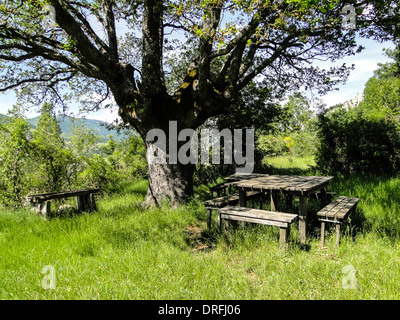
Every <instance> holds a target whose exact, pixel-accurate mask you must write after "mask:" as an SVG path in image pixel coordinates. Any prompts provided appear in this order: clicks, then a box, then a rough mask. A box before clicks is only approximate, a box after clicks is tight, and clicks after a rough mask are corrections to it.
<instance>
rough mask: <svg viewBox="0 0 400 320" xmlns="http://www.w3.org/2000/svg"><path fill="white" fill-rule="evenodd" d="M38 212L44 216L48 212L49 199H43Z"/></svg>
mask: <svg viewBox="0 0 400 320" xmlns="http://www.w3.org/2000/svg"><path fill="white" fill-rule="evenodd" d="M40 213H41V214H42V215H43V216H44V217H45V218H46V217H47V215H48V214H50V201H45V202H43V203H42V204H41V205H40Z"/></svg>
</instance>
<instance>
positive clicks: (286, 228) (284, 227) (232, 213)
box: [218, 206, 298, 248]
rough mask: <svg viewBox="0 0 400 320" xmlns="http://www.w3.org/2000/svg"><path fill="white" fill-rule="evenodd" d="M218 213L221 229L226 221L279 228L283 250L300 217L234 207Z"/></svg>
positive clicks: (219, 210) (223, 209) (228, 207)
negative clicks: (292, 227) (291, 228)
mask: <svg viewBox="0 0 400 320" xmlns="http://www.w3.org/2000/svg"><path fill="white" fill-rule="evenodd" d="M218 212H219V226H220V229H222V225H223V224H225V223H223V221H225V220H233V221H243V222H251V223H258V224H263V225H268V226H275V227H279V228H280V240H279V245H280V247H281V248H284V247H286V246H287V240H288V238H289V235H290V225H291V224H292V223H293V222H294V221H296V220H297V219H298V215H296V214H290V213H283V212H276V211H266V210H260V209H251V208H244V207H234V206H226V207H224V208H221V209H218Z"/></svg>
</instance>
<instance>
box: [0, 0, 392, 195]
mask: <svg viewBox="0 0 400 320" xmlns="http://www.w3.org/2000/svg"><path fill="white" fill-rule="evenodd" d="M0 3H1V4H0V65H1V73H0V74H1V85H0V91H6V90H15V91H16V92H17V94H18V96H19V97H21V98H23V97H25V98H27V99H29V100H30V101H31V102H33V103H38V102H41V101H42V100H44V99H52V100H53V101H52V102H58V103H59V104H64V101H65V100H66V99H67V98H72V94H71V92H73V93H74V94H75V96H77V97H79V96H81V95H84V94H87V93H88V92H90V93H93V92H96V93H97V95H96V96H98V99H99V102H101V101H104V99H105V98H106V97H109V96H112V97H113V98H114V100H115V102H116V104H117V105H118V107H119V114H120V116H121V118H122V119H123V121H124V122H125V123H126V124H129V125H130V126H132V127H133V128H135V129H136V130H137V131H138V132H139V133H140V134H141V136H142V137H143V138H144V137H145V135H146V132H147V131H148V130H150V129H152V128H160V129H164V130H166V129H167V128H168V122H169V121H172V120H176V121H178V125H179V126H180V127H181V128H197V127H198V126H200V125H201V124H203V123H204V122H205V121H206V120H207V119H209V118H210V117H215V116H218V115H221V114H224V112H226V110H227V106H229V105H230V104H232V103H234V102H235V101H236V100H237V99H238V98H239V97H240V93H241V92H242V90H243V89H244V88H245V87H246V86H247V85H248V84H250V83H252V82H257V83H258V84H259V85H262V86H266V87H271V88H276V90H277V91H280V92H282V91H285V90H296V89H299V88H300V87H303V86H304V87H306V88H315V89H318V90H319V92H321V93H322V92H325V91H326V90H330V89H332V88H334V87H335V85H336V84H338V83H340V82H342V81H345V80H346V77H347V76H348V73H349V71H350V70H351V66H342V67H340V68H331V69H329V70H321V69H319V68H316V67H313V66H312V64H311V62H312V61H316V60H320V59H323V60H327V61H335V60H337V59H339V58H342V57H344V56H347V55H352V54H355V53H357V52H359V51H360V50H361V48H360V46H359V45H358V44H357V42H356V36H357V35H361V36H365V37H370V38H374V39H376V40H383V39H394V38H396V37H398V34H399V30H398V28H399V25H400V24H399V16H400V15H399V12H398V11H399V8H398V3H397V1H392V0H385V1H372V0H370V1H367V0H365V1H358V0H352V1H351V0H348V1H342V0H334V1H327V0H279V1H278V0H263V1H262V0H248V1H239V0H234V1H224V0H203V1H201V0H189V1H183V2H182V1H160V0H143V1H132V0H120V1H118V0H95V1H89V0H82V1H70V0H48V1H45V0H29V1H22V0H20V1H1V2H0ZM348 4H351V5H352V6H353V7H354V8H355V11H356V14H357V29H355V30H345V29H344V28H343V27H342V25H343V18H344V14H343V12H342V9H343V7H344V6H345V5H348ZM49 5H50V6H51V7H52V8H54V17H55V25H54V26H50V27H49V26H47V25H46V23H45V18H46V16H47V14H48V13H46V12H45V10H44V9H45V8H46V6H49ZM119 26H124V28H128V29H129V31H130V32H128V33H126V34H119V32H118V27H119ZM171 44H172V45H171ZM178 49H179V50H180V54H181V56H182V57H185V56H186V55H187V56H190V57H191V58H190V59H182V64H183V66H180V69H179V72H175V71H176V70H174V69H173V66H174V65H176V64H171V63H169V61H170V60H169V59H170V57H171V56H172V55H173V54H174V52H176V50H178ZM174 72H175V73H174ZM171 74H174V77H171V76H170V75H171ZM68 88H69V89H71V90H66V89H68ZM98 106H100V104H98V105H96V107H98ZM147 147H148V149H151V147H152V146H151V144H150V143H147ZM192 176H193V165H190V164H189V165H179V164H175V165H149V192H148V196H147V198H146V200H147V202H149V203H159V202H160V201H161V200H162V198H164V197H167V198H170V199H171V200H172V201H174V202H178V201H180V200H182V199H185V198H186V197H188V196H190V195H191V193H192V190H193V182H192Z"/></svg>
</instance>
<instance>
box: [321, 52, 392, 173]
mask: <svg viewBox="0 0 400 320" xmlns="http://www.w3.org/2000/svg"><path fill="white" fill-rule="evenodd" d="M398 52H399V48H397V49H396V50H387V55H388V56H389V57H391V58H393V59H395V61H394V62H389V63H386V64H383V65H380V68H379V69H378V70H377V71H376V72H375V76H374V77H372V78H371V79H369V81H368V82H367V83H366V85H365V90H364V99H363V101H362V102H361V103H360V104H359V105H358V106H357V107H355V108H353V109H350V110H349V111H347V110H345V109H344V108H342V107H339V108H336V110H335V111H333V112H330V111H328V112H327V113H325V114H322V115H321V116H320V119H319V124H320V130H319V137H320V139H321V146H320V149H319V152H318V157H317V162H318V165H319V166H320V167H321V169H323V170H324V171H326V172H332V173H338V172H341V173H346V174H350V173H375V174H395V173H397V172H398V170H399V169H400V122H399V116H400V78H398V77H396V74H397V71H398V69H397V67H398V62H399V57H398Z"/></svg>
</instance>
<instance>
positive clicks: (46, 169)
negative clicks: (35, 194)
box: [31, 104, 73, 192]
mask: <svg viewBox="0 0 400 320" xmlns="http://www.w3.org/2000/svg"><path fill="white" fill-rule="evenodd" d="M32 146H33V150H34V155H35V157H34V158H35V159H34V160H35V166H33V167H34V168H33V172H32V173H31V174H32V175H33V179H32V180H33V188H34V189H36V190H41V191H42V192H57V191H61V190H62V189H63V188H64V187H65V184H64V181H65V178H66V174H67V171H66V169H67V168H68V165H69V163H70V162H71V161H72V160H73V159H72V154H71V153H70V152H69V150H68V149H66V148H65V143H64V140H63V139H62V138H61V129H60V126H59V124H58V122H57V120H56V117H55V114H54V111H53V107H52V105H50V104H44V105H43V107H42V110H41V115H40V118H39V121H38V124H37V127H36V128H35V129H34V130H33V131H32Z"/></svg>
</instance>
